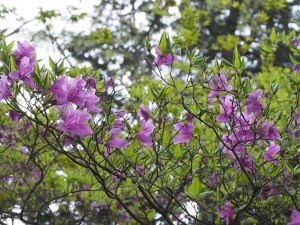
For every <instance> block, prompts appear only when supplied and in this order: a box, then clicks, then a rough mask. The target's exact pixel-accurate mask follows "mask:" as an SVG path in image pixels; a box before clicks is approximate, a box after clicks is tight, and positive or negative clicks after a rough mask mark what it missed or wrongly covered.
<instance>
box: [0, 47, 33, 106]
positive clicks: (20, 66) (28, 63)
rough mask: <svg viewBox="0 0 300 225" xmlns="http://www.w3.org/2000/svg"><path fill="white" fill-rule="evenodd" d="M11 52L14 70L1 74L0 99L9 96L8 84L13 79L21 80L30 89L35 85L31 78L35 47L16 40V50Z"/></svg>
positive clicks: (10, 83)
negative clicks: (13, 59) (13, 57)
mask: <svg viewBox="0 0 300 225" xmlns="http://www.w3.org/2000/svg"><path fill="white" fill-rule="evenodd" d="M11 54H12V55H13V56H15V64H16V70H15V71H11V72H10V73H9V74H8V75H1V78H0V100H3V99H5V98H7V97H9V96H11V92H10V90H9V86H11V85H12V84H13V82H14V81H18V80H21V81H23V82H24V83H25V84H27V85H28V86H29V87H30V88H32V89H34V88H35V87H36V86H35V84H34V82H33V80H32V78H31V74H32V72H33V70H34V65H35V61H36V58H35V48H34V47H33V46H31V45H30V44H29V43H28V42H23V43H22V42H17V50H15V51H12V52H11Z"/></svg>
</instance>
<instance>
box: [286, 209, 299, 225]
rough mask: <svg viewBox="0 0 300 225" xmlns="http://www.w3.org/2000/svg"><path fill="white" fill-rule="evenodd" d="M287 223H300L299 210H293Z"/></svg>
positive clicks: (294, 224)
mask: <svg viewBox="0 0 300 225" xmlns="http://www.w3.org/2000/svg"><path fill="white" fill-rule="evenodd" d="M288 225H300V212H299V211H297V210H293V212H292V216H291V221H290V222H289V223H288Z"/></svg>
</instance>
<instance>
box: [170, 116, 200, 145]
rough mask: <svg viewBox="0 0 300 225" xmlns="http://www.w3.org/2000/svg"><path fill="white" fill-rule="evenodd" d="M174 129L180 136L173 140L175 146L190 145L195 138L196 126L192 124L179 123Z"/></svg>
mask: <svg viewBox="0 0 300 225" xmlns="http://www.w3.org/2000/svg"><path fill="white" fill-rule="evenodd" d="M174 127H175V129H176V131H177V132H179V134H177V136H176V137H174V139H173V142H174V144H180V143H184V142H185V143H186V144H187V145H188V143H189V142H190V140H191V138H192V136H193V128H194V127H195V125H194V124H192V123H187V124H183V123H182V122H179V123H175V124H174Z"/></svg>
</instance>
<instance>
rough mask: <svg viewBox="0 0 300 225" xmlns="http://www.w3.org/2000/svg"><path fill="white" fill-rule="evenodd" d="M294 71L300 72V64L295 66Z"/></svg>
mask: <svg viewBox="0 0 300 225" xmlns="http://www.w3.org/2000/svg"><path fill="white" fill-rule="evenodd" d="M292 71H293V72H295V73H299V74H300V64H297V65H295V66H293V67H292Z"/></svg>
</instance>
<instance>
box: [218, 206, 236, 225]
mask: <svg viewBox="0 0 300 225" xmlns="http://www.w3.org/2000/svg"><path fill="white" fill-rule="evenodd" d="M219 215H220V217H221V218H226V225H228V224H229V219H230V217H232V216H233V210H232V208H231V206H230V201H227V202H226V203H225V205H224V210H222V211H221V212H220V214H219Z"/></svg>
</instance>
